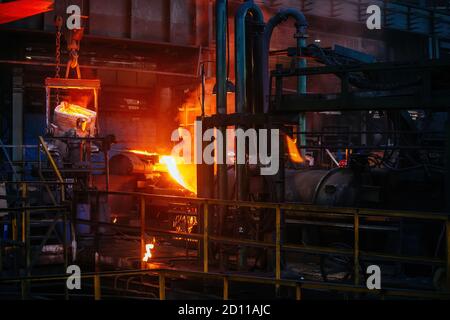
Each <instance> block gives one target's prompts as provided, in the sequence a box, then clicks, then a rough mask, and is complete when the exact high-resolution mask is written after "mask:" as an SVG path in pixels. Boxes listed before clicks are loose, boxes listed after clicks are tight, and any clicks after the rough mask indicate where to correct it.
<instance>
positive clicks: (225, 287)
mask: <svg viewBox="0 0 450 320" xmlns="http://www.w3.org/2000/svg"><path fill="white" fill-rule="evenodd" d="M228 292H229V283H228V278H227V277H224V278H223V300H225V301H226V300H228Z"/></svg>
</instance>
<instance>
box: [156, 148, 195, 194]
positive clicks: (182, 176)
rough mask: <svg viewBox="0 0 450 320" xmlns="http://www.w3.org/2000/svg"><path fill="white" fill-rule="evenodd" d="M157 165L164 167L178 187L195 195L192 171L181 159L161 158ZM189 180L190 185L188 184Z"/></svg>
mask: <svg viewBox="0 0 450 320" xmlns="http://www.w3.org/2000/svg"><path fill="white" fill-rule="evenodd" d="M159 163H160V164H163V165H165V166H166V168H167V172H168V173H169V174H170V176H171V177H172V179H174V180H175V181H176V182H177V183H178V184H179V185H181V186H182V187H183V188H185V189H187V190H189V191H191V192H193V193H197V188H196V187H195V183H193V177H195V174H192V171H191V170H190V169H189V167H188V166H187V165H185V164H184V161H183V159H182V158H175V157H173V156H162V157H161V158H160V160H159ZM189 178H190V179H189ZM189 180H190V182H191V183H189V182H188V181H189Z"/></svg>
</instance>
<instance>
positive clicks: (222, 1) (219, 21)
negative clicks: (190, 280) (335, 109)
mask: <svg viewBox="0 0 450 320" xmlns="http://www.w3.org/2000/svg"><path fill="white" fill-rule="evenodd" d="M227 9H228V8H227V1H226V0H217V2H216V85H217V95H216V104H217V106H216V108H217V113H218V114H226V113H227V79H226V77H227V63H226V58H227V54H226V52H227V25H228V21H227ZM218 130H219V131H220V133H221V134H222V137H226V128H225V127H219V128H218ZM219 147H220V146H219ZM222 148H223V150H222V155H223V159H217V160H218V163H219V164H218V168H217V173H218V197H219V198H220V199H224V200H226V199H227V198H228V174H227V164H226V154H227V152H226V143H224V144H223V146H222ZM218 209H219V218H218V220H219V221H218V228H217V229H218V233H219V235H222V230H223V221H224V217H225V215H226V207H225V206H220V207H219V208H218ZM219 252H220V254H219V255H220V266H222V261H223V257H222V251H221V246H220V245H219Z"/></svg>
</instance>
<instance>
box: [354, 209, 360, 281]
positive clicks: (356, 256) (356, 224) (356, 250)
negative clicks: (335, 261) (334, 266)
mask: <svg viewBox="0 0 450 320" xmlns="http://www.w3.org/2000/svg"><path fill="white" fill-rule="evenodd" d="M354 231H355V243H354V253H353V256H354V268H355V270H354V278H355V279H354V280H355V286H359V214H358V212H356V213H355V216H354Z"/></svg>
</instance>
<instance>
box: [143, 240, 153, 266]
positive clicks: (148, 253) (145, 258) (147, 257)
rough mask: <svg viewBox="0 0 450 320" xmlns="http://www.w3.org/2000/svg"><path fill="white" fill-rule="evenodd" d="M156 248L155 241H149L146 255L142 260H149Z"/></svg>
mask: <svg viewBox="0 0 450 320" xmlns="http://www.w3.org/2000/svg"><path fill="white" fill-rule="evenodd" d="M154 248H155V245H154V244H153V243H149V244H146V245H145V251H146V252H145V255H144V257H143V258H142V261H144V262H148V260H149V259H150V258H151V257H152V249H154Z"/></svg>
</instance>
